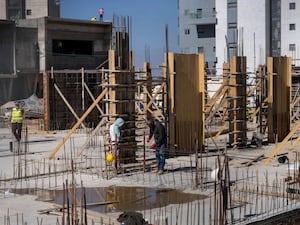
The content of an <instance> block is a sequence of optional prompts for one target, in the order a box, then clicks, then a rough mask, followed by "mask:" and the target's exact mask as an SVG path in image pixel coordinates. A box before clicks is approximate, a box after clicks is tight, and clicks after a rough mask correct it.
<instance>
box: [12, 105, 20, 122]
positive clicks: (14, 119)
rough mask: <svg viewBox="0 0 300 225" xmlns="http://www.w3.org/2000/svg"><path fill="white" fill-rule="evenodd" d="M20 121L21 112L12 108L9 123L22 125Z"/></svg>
mask: <svg viewBox="0 0 300 225" xmlns="http://www.w3.org/2000/svg"><path fill="white" fill-rule="evenodd" d="M22 121H23V116H22V110H21V109H17V108H15V107H14V108H13V109H12V112H11V122H12V123H22Z"/></svg>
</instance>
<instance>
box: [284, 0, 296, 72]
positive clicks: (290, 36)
mask: <svg viewBox="0 0 300 225" xmlns="http://www.w3.org/2000/svg"><path fill="white" fill-rule="evenodd" d="M291 2H294V3H295V4H296V8H295V9H289V3H290V2H289V1H281V9H282V10H281V55H286V56H290V57H291V58H292V59H297V60H294V61H293V64H295V65H296V66H299V65H300V61H299V60H298V59H299V58H300V44H299V36H300V22H299V21H300V20H299V17H300V0H293V1H291ZM290 24H295V25H296V29H295V30H289V25H290ZM290 44H295V46H296V48H295V50H294V51H290V49H289V45H290Z"/></svg>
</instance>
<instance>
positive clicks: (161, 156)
mask: <svg viewBox="0 0 300 225" xmlns="http://www.w3.org/2000/svg"><path fill="white" fill-rule="evenodd" d="M155 159H156V162H157V165H158V169H159V170H164V168H165V163H166V156H165V145H164V144H163V145H161V146H160V147H157V148H156V151H155Z"/></svg>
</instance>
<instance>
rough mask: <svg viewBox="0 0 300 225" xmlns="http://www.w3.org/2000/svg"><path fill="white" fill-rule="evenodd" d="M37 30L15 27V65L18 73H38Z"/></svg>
mask: <svg viewBox="0 0 300 225" xmlns="http://www.w3.org/2000/svg"><path fill="white" fill-rule="evenodd" d="M37 47H38V45H37V29H36V28H23V27H17V29H16V65H17V72H18V73H32V74H34V73H38V55H37V54H38V49H37Z"/></svg>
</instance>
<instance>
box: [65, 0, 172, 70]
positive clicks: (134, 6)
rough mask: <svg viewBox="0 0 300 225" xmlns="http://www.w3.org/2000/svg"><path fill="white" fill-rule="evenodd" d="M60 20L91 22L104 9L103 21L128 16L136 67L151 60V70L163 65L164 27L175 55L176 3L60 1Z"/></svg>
mask: <svg viewBox="0 0 300 225" xmlns="http://www.w3.org/2000/svg"><path fill="white" fill-rule="evenodd" d="M60 5H61V7H60V10H61V18H72V19H82V20H90V19H91V18H92V17H93V16H96V17H97V19H98V18H99V14H98V10H99V9H100V8H104V19H103V20H104V21H112V19H113V15H116V16H119V17H122V16H124V17H127V16H128V17H130V19H131V32H130V33H131V35H132V36H131V44H132V46H131V49H132V51H133V52H134V55H135V56H134V58H135V67H136V69H137V68H142V65H143V62H144V61H145V60H146V61H150V63H151V66H152V68H157V67H159V65H161V63H162V62H163V58H164V53H165V52H166V26H167V27H168V47H169V52H178V26H177V20H178V9H177V0H60Z"/></svg>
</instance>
